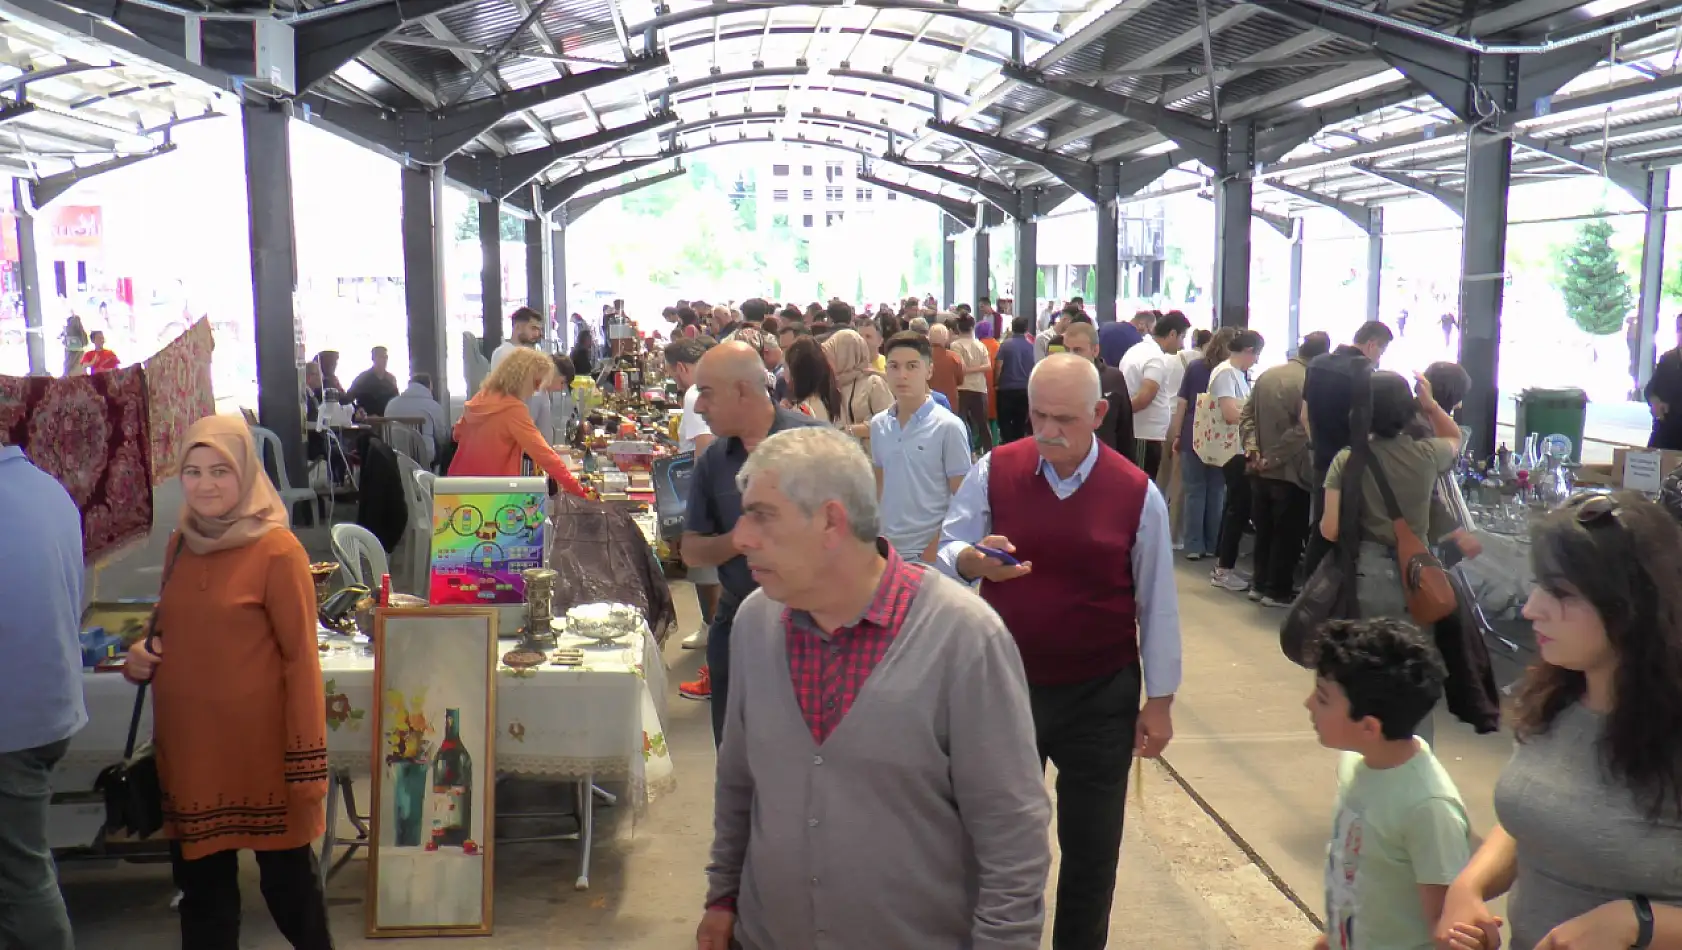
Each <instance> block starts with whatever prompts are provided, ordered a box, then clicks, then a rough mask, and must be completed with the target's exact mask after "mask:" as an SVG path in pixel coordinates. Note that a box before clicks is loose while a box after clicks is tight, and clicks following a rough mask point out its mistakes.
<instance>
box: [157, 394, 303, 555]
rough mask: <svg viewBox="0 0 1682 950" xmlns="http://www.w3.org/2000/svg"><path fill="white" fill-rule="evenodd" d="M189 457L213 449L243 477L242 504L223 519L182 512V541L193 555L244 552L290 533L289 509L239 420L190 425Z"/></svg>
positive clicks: (188, 510)
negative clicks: (198, 450) (275, 532)
mask: <svg viewBox="0 0 1682 950" xmlns="http://www.w3.org/2000/svg"><path fill="white" fill-rule="evenodd" d="M185 442H186V445H187V448H186V451H183V452H182V453H181V458H182V461H183V463H184V462H185V461H186V457H187V453H188V452H191V451H192V450H193V449H195V448H197V447H199V446H201V445H202V446H206V447H207V448H211V449H215V450H216V452H217V453H218V454H220V455H221V456H222V457H223V458H224V459H226V460H227V461H228V463H229V464H231V465H233V467H234V471H236V472H238V473H239V492H240V498H239V501H237V502H235V503H234V506H233V507H232V508H230V509H228V513H227V514H225V515H223V516H222V517H220V518H205V517H202V516H200V515H197V514H194V513H193V509H192V508H191V507H190V506H188V505H186V504H182V506H181V537H182V539H183V540H184V541H185V542H186V544H187V547H188V549H189V550H191V551H192V552H193V553H194V554H210V553H212V552H215V551H226V550H229V549H231V548H242V547H245V546H246V545H247V544H250V543H251V542H253V541H255V540H257V539H258V538H260V537H262V536H263V535H265V534H268V533H269V532H270V531H273V530H274V529H276V528H282V529H284V528H286V527H287V526H288V525H287V518H286V506H285V505H284V504H283V503H282V502H281V500H280V494H279V493H278V492H276V491H275V488H274V484H273V483H272V482H270V481H269V474H268V473H267V472H265V471H264V470H263V460H262V459H261V458H259V457H258V455H257V444H256V443H255V442H254V441H253V440H252V438H251V430H250V429H249V428H247V427H246V424H245V420H243V419H241V418H240V417H238V416H205V417H204V418H203V419H200V420H199V421H197V422H195V423H193V424H192V426H191V427H190V428H188V430H187V438H186V439H185Z"/></svg>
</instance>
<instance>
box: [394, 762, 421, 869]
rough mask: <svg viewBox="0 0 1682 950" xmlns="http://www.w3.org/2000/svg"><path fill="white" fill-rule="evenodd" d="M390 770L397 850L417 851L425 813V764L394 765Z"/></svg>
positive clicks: (406, 763) (402, 763) (407, 763)
mask: <svg viewBox="0 0 1682 950" xmlns="http://www.w3.org/2000/svg"><path fill="white" fill-rule="evenodd" d="M391 771H392V776H391V780H392V785H391V802H392V811H394V812H396V813H397V847H399V848H418V847H420V844H421V825H422V823H423V822H422V819H423V818H424V817H425V811H426V763H425V762H394V763H392V766H391Z"/></svg>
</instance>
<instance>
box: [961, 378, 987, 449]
mask: <svg viewBox="0 0 1682 950" xmlns="http://www.w3.org/2000/svg"><path fill="white" fill-rule="evenodd" d="M957 409H958V417H959V418H961V419H963V420H964V425H966V426H969V432H970V439H971V441H972V442H973V443H974V445H973V446H972V447H973V448H976V449H979V450H980V451H982V452H991V451H993V427H992V426H990V425H988V424H987V394H986V393H978V392H974V391H971V390H968V389H960V390H958V405H957Z"/></svg>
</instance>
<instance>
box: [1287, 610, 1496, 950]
mask: <svg viewBox="0 0 1682 950" xmlns="http://www.w3.org/2000/svg"><path fill="white" fill-rule="evenodd" d="M1445 676H1446V672H1445V670H1444V667H1443V663H1442V660H1441V658H1439V657H1438V655H1437V651H1436V649H1435V648H1434V647H1433V646H1432V645H1431V644H1430V642H1429V641H1427V640H1426V639H1425V637H1424V636H1423V635H1422V634H1420V632H1419V631H1418V630H1417V629H1416V628H1415V627H1414V626H1413V625H1412V624H1410V623H1408V622H1406V621H1403V620H1391V619H1377V620H1335V621H1331V622H1329V623H1327V624H1325V625H1324V626H1322V627H1321V630H1320V636H1319V640H1318V642H1317V644H1316V650H1315V657H1314V692H1313V693H1312V694H1311V695H1310V696H1309V697H1308V701H1307V702H1306V703H1305V704H1304V705H1305V706H1307V707H1308V711H1309V713H1310V714H1311V716H1312V718H1313V721H1314V731H1315V733H1316V734H1317V735H1318V736H1319V737H1320V744H1321V745H1324V746H1326V747H1327V748H1331V749H1341V750H1343V751H1344V753H1345V754H1344V755H1343V757H1342V761H1341V762H1340V763H1339V768H1338V786H1339V793H1338V807H1337V819H1336V821H1335V822H1334V823H1333V826H1332V840H1331V846H1330V848H1329V849H1328V851H1327V855H1326V933H1325V935H1323V936H1322V937H1321V938H1320V940H1319V941H1318V942H1317V944H1316V947H1318V948H1329V950H1432V941H1431V931H1432V930H1433V929H1434V928H1435V927H1436V925H1437V918H1438V917H1439V916H1441V913H1442V906H1443V898H1444V896H1445V895H1446V893H1447V892H1448V885H1449V884H1451V883H1453V881H1454V878H1455V876H1456V875H1458V874H1459V873H1460V869H1461V868H1463V867H1465V865H1466V862H1467V861H1468V860H1469V859H1470V857H1471V824H1470V822H1468V821H1467V819H1466V809H1465V807H1464V806H1463V805H1462V804H1461V802H1460V790H1459V789H1457V788H1455V786H1454V780H1453V779H1451V778H1449V776H1448V773H1447V772H1446V771H1444V770H1443V767H1442V765H1441V764H1440V763H1438V762H1437V759H1436V756H1434V755H1432V754H1431V747H1430V746H1429V745H1427V744H1426V743H1425V741H1424V740H1423V739H1418V738H1415V736H1414V734H1413V733H1414V729H1415V728H1416V727H1417V726H1418V725H1419V722H1420V721H1421V720H1422V719H1424V718H1425V717H1426V716H1427V715H1429V714H1430V712H1431V709H1432V707H1434V706H1435V705H1436V704H1437V699H1438V698H1439V697H1440V696H1441V695H1442V683H1443V679H1444V677H1445Z"/></svg>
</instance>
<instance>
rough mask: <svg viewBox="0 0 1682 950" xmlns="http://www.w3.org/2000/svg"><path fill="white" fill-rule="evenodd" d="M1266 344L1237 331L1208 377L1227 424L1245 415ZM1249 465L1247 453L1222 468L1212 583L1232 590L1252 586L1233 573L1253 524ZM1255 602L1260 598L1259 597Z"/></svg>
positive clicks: (1258, 337)
mask: <svg viewBox="0 0 1682 950" xmlns="http://www.w3.org/2000/svg"><path fill="white" fill-rule="evenodd" d="M1264 342H1265V341H1264V340H1263V339H1262V335H1261V334H1260V333H1257V332H1256V331H1254V330H1240V331H1238V335H1237V336H1234V337H1233V338H1232V352H1231V355H1230V356H1228V357H1227V360H1226V362H1225V363H1222V364H1221V365H1219V366H1217V367H1215V371H1214V372H1212V373H1210V374H1209V395H1211V396H1213V397H1215V398H1214V403H1215V411H1216V412H1219V413H1220V414H1221V421H1223V422H1225V423H1226V424H1228V425H1237V424H1238V420H1239V418H1240V417H1241V416H1242V415H1243V413H1244V403H1246V402H1248V401H1249V399H1250V367H1252V366H1255V365H1256V360H1258V359H1260V358H1261V351H1262V345H1263V343H1264ZM1248 464H1249V463H1248V460H1247V459H1246V458H1245V456H1244V453H1243V452H1239V453H1238V454H1237V455H1234V456H1233V457H1232V458H1230V459H1228V460H1227V463H1226V464H1225V465H1223V466H1221V475H1222V477H1223V479H1224V480H1225V481H1226V512H1225V514H1223V515H1222V516H1221V535H1220V540H1219V541H1218V542H1216V544H1215V572H1214V573H1213V574H1211V575H1210V576H1209V583H1210V584H1213V585H1214V586H1216V587H1219V588H1222V589H1225V590H1231V591H1241V590H1246V589H1248V588H1249V586H1250V585H1249V583H1248V582H1247V581H1245V580H1244V579H1243V578H1240V577H1239V576H1238V575H1237V573H1235V572H1234V571H1233V567H1235V566H1236V565H1237V564H1238V545H1239V543H1240V542H1242V541H1243V540H1244V528H1245V526H1247V525H1248V524H1249V523H1250V480H1249V478H1248ZM1252 593H1253V592H1252ZM1254 599H1256V600H1260V599H1261V597H1260V595H1256V596H1255V598H1254Z"/></svg>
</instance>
